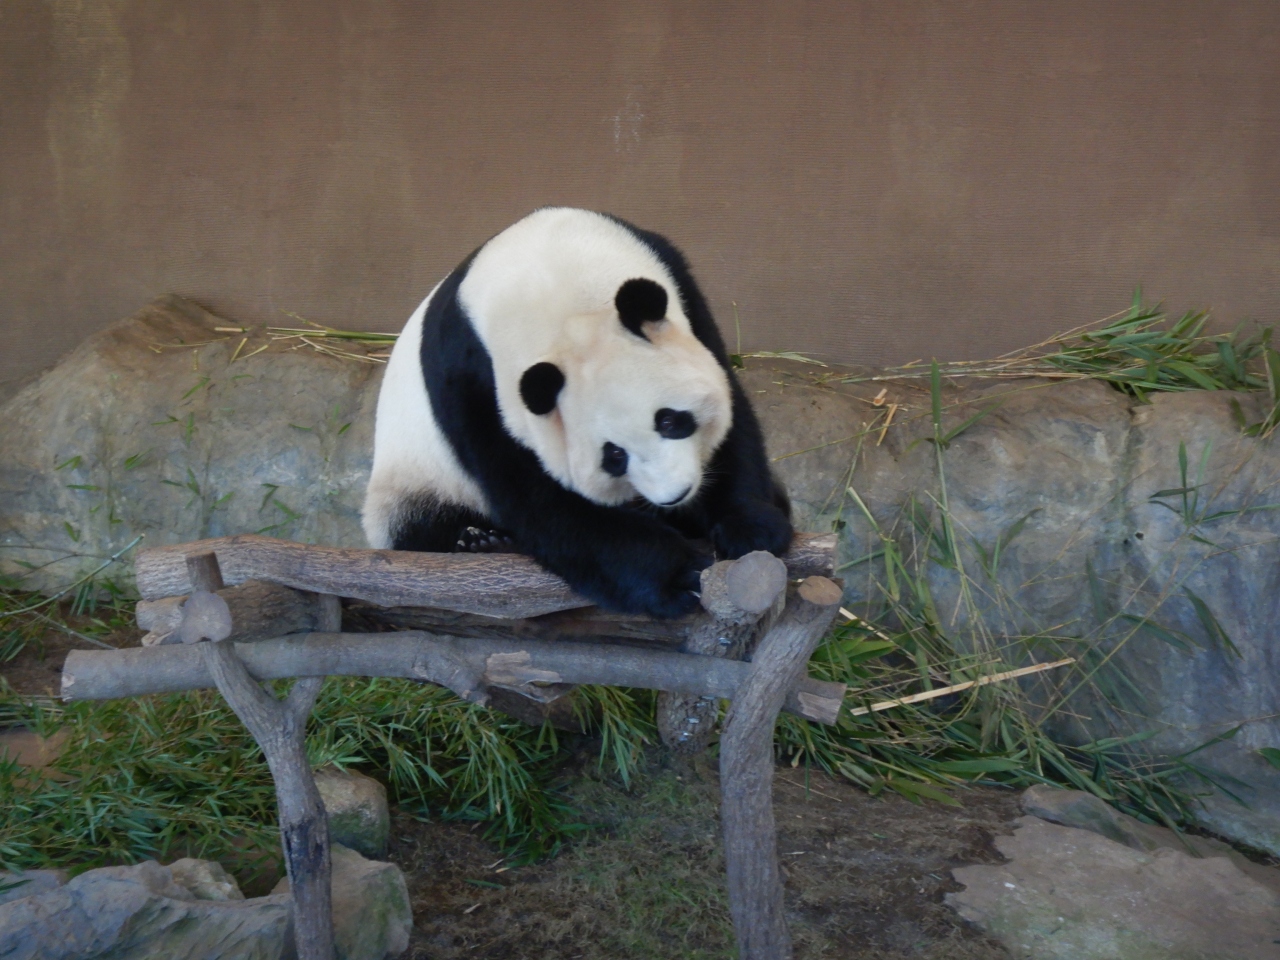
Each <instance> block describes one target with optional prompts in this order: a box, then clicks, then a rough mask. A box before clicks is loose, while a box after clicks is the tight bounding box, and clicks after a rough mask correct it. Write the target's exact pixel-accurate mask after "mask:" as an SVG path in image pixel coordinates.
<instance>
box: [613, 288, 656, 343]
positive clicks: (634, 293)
mask: <svg viewBox="0 0 1280 960" xmlns="http://www.w3.org/2000/svg"><path fill="white" fill-rule="evenodd" d="M613 305H614V306H615V307H617V308H618V319H619V320H621V321H622V325H623V326H624V327H626V328H627V329H628V330H630V331H631V332H632V333H634V334H635V335H636V336H637V337H643V336H644V331H643V330H642V329H641V327H643V326H644V324H646V323H648V322H649V321H650V320H664V319H666V316H667V291H665V290H663V289H662V287H660V286H659V285H658V284H656V283H654V282H653V281H652V280H642V279H636V280H628V281H627V282H626V283H624V284H623V285H622V286H620V287H619V288H618V292H617V294H616V295H615V296H614V298H613Z"/></svg>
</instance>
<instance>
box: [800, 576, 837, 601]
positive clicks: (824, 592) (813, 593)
mask: <svg viewBox="0 0 1280 960" xmlns="http://www.w3.org/2000/svg"><path fill="white" fill-rule="evenodd" d="M842 595H843V594H842V591H841V590H840V587H839V586H838V585H837V584H836V583H834V582H833V581H831V580H828V579H827V578H826V577H809V578H808V579H807V580H805V581H804V583H802V584H800V596H801V598H802V599H804V600H807V601H808V602H809V603H812V604H813V605H814V606H818V607H830V606H834V605H835V604H837V603H839V602H840V598H841V596H842Z"/></svg>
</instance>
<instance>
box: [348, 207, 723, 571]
mask: <svg viewBox="0 0 1280 960" xmlns="http://www.w3.org/2000/svg"><path fill="white" fill-rule="evenodd" d="M636 278H643V279H648V280H652V281H654V282H655V283H657V284H658V285H659V286H661V287H662V288H663V289H664V290H665V291H666V294H667V312H666V318H665V319H664V320H661V321H657V322H650V323H646V324H645V325H644V336H643V337H642V336H637V335H636V334H634V333H632V332H631V331H629V330H628V329H626V328H625V327H624V326H623V325H622V324H621V323H620V322H619V319H618V312H617V308H616V307H615V304H614V298H615V296H616V295H617V293H618V290H619V288H620V287H621V286H622V284H624V283H626V282H627V281H628V280H633V279H636ZM438 290H439V287H437V288H436V290H433V291H432V294H431V295H429V296H428V297H427V299H426V300H424V301H423V303H422V304H421V305H420V306H419V307H418V309H417V310H416V311H414V313H413V315H412V316H411V317H410V318H409V322H408V324H407V325H406V326H405V329H404V331H403V333H402V334H401V336H400V338H399V340H398V341H397V343H396V345H395V348H394V349H393V350H392V353H391V358H390V360H389V361H388V363H387V368H386V373H385V377H384V380H383V385H382V391H381V393H380V395H379V398H378V412H377V424H376V429H375V441H374V460H373V470H372V474H371V477H370V481H369V487H368V494H367V497H366V501H365V508H364V528H365V533H366V536H367V537H368V539H369V542H370V544H371V545H372V546H374V547H378V548H388V547H390V546H392V540H393V538H394V532H395V529H396V526H397V523H398V522H399V521H400V519H401V511H403V510H404V509H406V505H408V504H411V503H413V502H414V500H415V498H419V497H421V496H422V495H428V496H431V497H433V498H435V499H436V500H437V501H440V502H445V503H452V504H458V505H461V506H465V507H469V508H471V509H473V510H475V511H477V512H479V513H482V514H487V513H488V512H489V510H488V504H487V503H486V501H485V495H484V492H483V491H482V489H481V488H480V486H479V485H478V484H477V483H476V481H475V480H474V479H473V478H472V477H470V476H469V475H468V474H467V472H466V471H465V470H464V469H463V467H462V465H461V464H460V463H459V461H458V458H457V456H456V455H455V453H454V451H453V449H452V448H451V447H450V444H449V441H448V440H447V438H446V437H445V435H444V433H443V431H442V430H441V428H440V426H439V425H438V423H437V420H436V417H435V416H434V414H433V411H432V409H431V402H430V399H429V397H428V393H427V389H426V385H425V383H424V377H423V370H422V364H421V360H420V349H421V342H422V341H421V338H422V323H423V317H424V315H425V313H426V311H427V308H428V307H429V305H430V303H431V298H432V296H435V295H436V293H437V292H438ZM457 297H458V301H459V303H460V305H461V306H462V308H463V310H464V311H465V313H466V316H467V318H468V319H469V321H470V323H471V325H472V327H473V328H474V330H475V332H476V335H477V336H478V338H479V340H480V341H481V343H482V344H483V345H484V347H485V349H486V350H487V352H488V354H489V357H490V359H491V361H492V365H493V373H494V382H495V385H496V391H497V402H498V408H499V411H500V414H501V417H502V422H503V425H504V426H505V427H506V430H507V431H508V432H509V433H510V434H511V436H512V437H514V438H515V439H516V440H517V441H519V442H520V443H521V444H523V445H524V446H526V447H527V448H529V449H530V450H532V451H533V452H534V453H535V454H536V455H537V457H538V460H539V461H540V462H541V464H542V466H543V468H544V469H545V470H546V472H547V473H548V474H550V475H551V476H552V477H554V478H555V479H556V480H557V481H558V482H559V483H560V484H562V485H563V486H564V487H566V488H567V489H569V490H572V491H575V492H576V493H579V494H581V495H582V496H584V497H586V498H587V499H588V500H591V501H593V502H595V503H599V504H604V505H616V504H621V503H624V502H626V501H629V500H632V499H634V498H635V497H636V496H637V495H639V496H642V497H644V498H645V499H646V500H648V501H650V502H651V503H654V504H658V505H661V506H672V505H676V504H679V503H685V502H689V501H690V500H692V499H693V498H695V497H696V496H697V493H698V490H699V488H700V487H701V485H702V482H703V477H704V473H705V470H706V467H707V463H708V461H709V460H710V458H711V456H712V454H713V453H714V452H715V451H716V449H717V447H719V445H720V444H721V442H722V441H723V440H724V438H725V435H726V433H727V432H728V430H729V428H730V426H731V422H732V413H731V398H730V387H729V382H728V378H727V375H726V373H725V371H724V369H722V367H721V366H720V364H719V363H717V361H716V359H715V357H714V356H713V355H712V353H711V352H710V351H709V350H708V349H707V348H706V347H705V346H704V345H703V344H702V343H701V342H700V341H699V340H698V339H697V337H695V336H694V334H693V331H692V329H691V327H690V322H689V319H688V318H687V317H686V316H685V314H684V312H683V307H682V302H681V296H680V292H679V290H678V288H677V285H676V282H675V280H674V278H673V277H672V276H671V274H670V272H669V271H668V269H667V267H666V266H665V265H664V264H663V262H662V261H661V260H660V259H659V258H658V256H657V255H656V254H655V252H654V251H653V250H652V249H650V248H649V247H648V246H646V245H645V244H644V243H643V242H641V241H640V239H639V238H637V237H636V236H635V235H634V234H633V233H632V232H631V231H629V230H628V229H626V228H625V227H624V226H622V225H620V224H619V223H618V222H617V221H614V220H612V219H611V218H608V217H605V216H603V215H601V214H597V213H592V212H590V211H585V210H574V209H568V208H546V209H542V210H539V211H537V212H535V213H533V214H531V215H530V216H528V217H526V218H525V219H523V220H521V221H519V222H518V223H516V224H515V225H513V226H511V227H509V228H508V229H506V230H504V231H503V232H502V233H500V234H498V235H497V236H496V237H494V238H493V239H492V240H490V241H489V242H488V243H486V244H485V245H484V246H483V247H482V248H481V249H480V251H479V252H478V253H477V254H476V255H475V257H474V259H473V260H472V262H471V264H470V266H469V267H468V268H467V272H466V276H465V278H464V279H463V280H462V283H461V285H460V286H459V287H458V289H457ZM544 361H545V362H550V363H553V364H555V365H556V366H557V367H558V368H559V369H560V370H561V371H562V372H563V373H564V375H565V383H564V387H563V389H562V390H561V391H560V394H559V396H558V398H557V401H556V406H555V409H554V410H552V411H551V412H550V413H549V414H541V415H540V414H535V413H533V412H532V411H531V410H530V409H529V408H528V406H526V404H525V403H524V401H523V400H522V398H521V394H520V382H521V376H522V375H523V374H524V372H525V371H526V370H528V369H529V367H531V366H532V365H534V364H537V363H540V362H544ZM661 407H669V408H672V409H676V410H687V411H690V412H691V413H692V414H693V415H694V417H695V418H696V421H697V424H698V428H697V429H696V430H695V431H694V432H693V434H692V436H690V437H688V438H686V439H682V440H674V441H673V440H669V439H664V438H662V437H661V436H659V435H658V433H657V432H655V430H654V410H655V409H657V408H661ZM606 441H609V442H611V443H614V444H617V445H618V446H620V447H622V448H624V449H625V450H626V451H627V454H628V456H629V461H628V469H627V472H626V474H625V475H624V476H622V477H613V476H610V475H609V474H608V473H606V472H605V471H604V470H603V469H602V467H601V453H600V451H601V448H602V446H603V444H604V443H605V442H606Z"/></svg>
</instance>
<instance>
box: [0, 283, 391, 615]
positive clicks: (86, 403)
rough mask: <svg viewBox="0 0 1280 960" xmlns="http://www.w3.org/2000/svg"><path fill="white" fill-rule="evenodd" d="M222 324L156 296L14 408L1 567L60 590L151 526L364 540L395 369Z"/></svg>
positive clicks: (195, 533)
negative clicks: (379, 417)
mask: <svg viewBox="0 0 1280 960" xmlns="http://www.w3.org/2000/svg"><path fill="white" fill-rule="evenodd" d="M218 326H235V325H234V324H228V322H227V321H225V320H222V319H220V318H218V317H215V316H213V315H212V314H210V313H207V312H205V311H204V310H202V309H201V308H199V307H197V306H196V305H195V304H193V303H190V302H189V301H186V300H183V299H181V298H179V297H166V298H163V299H161V300H157V301H156V302H155V303H153V304H151V305H150V306H148V307H147V308H145V309H144V310H142V311H141V312H139V313H138V314H137V315H135V316H133V317H131V318H129V319H127V320H123V321H120V322H119V323H116V324H114V325H112V326H111V327H108V328H107V329H106V330H103V331H102V332H101V333H98V334H96V335H94V336H93V337H90V338H89V339H88V340H86V341H85V342H84V343H82V344H81V345H80V346H79V347H77V348H76V349H75V350H73V351H72V352H71V353H70V354H68V355H67V356H66V357H65V358H63V360H62V361H61V362H60V363H59V364H58V365H57V366H55V367H53V368H52V369H50V370H47V371H45V372H44V373H43V374H41V375H40V376H39V377H37V378H36V379H35V380H34V381H32V382H31V383H29V384H27V385H26V387H24V388H23V389H22V390H20V391H19V392H18V393H17V394H16V395H15V396H13V397H11V398H10V399H9V400H8V401H7V402H6V403H5V404H4V405H3V407H0V451H2V452H3V456H0V544H2V545H3V546H4V549H3V550H0V555H3V559H2V560H0V571H3V572H6V573H11V574H29V576H27V577H26V580H25V583H26V584H28V585H30V586H31V587H33V588H37V589H45V590H48V589H51V588H54V587H57V586H58V585H59V584H62V585H65V584H66V583H68V582H70V581H71V580H72V579H74V577H75V576H76V575H79V574H83V573H87V572H89V571H91V570H93V569H94V568H96V567H97V566H98V565H99V564H100V563H101V560H100V559H98V558H100V557H104V556H110V555H111V554H113V553H114V552H116V551H118V550H120V549H121V548H122V547H124V546H125V545H126V544H128V543H129V542H130V541H131V540H133V538H134V537H136V536H138V535H139V534H145V535H146V538H147V539H146V543H147V544H148V545H149V546H158V545H161V544H166V543H181V542H184V541H188V540H195V539H198V538H201V537H209V536H221V535H223V534H229V533H241V532H245V531H250V532H252V531H265V532H268V533H271V534H274V535H276V536H281V537H286V538H288V539H292V540H301V541H306V542H313V543H326V544H335V545H343V546H363V545H364V536H363V534H362V533H361V531H360V524H359V511H360V505H361V502H362V501H363V498H364V484H365V481H366V479H367V476H368V470H369V464H370V462H371V455H372V448H373V440H372V437H373V434H372V430H373V405H374V403H375V402H376V400H377V380H378V378H379V376H380V374H379V371H380V370H381V367H380V365H378V364H374V363H360V362H355V361H349V360H340V359H336V358H334V357H329V356H324V355H321V354H318V353H315V352H314V351H313V350H311V349H310V348H308V347H302V348H301V349H291V347H295V346H297V345H298V343H297V341H291V342H286V343H283V344H281V343H274V342H273V343H272V345H270V346H268V347H267V349H266V350H264V351H262V352H260V353H255V352H254V351H256V350H257V349H258V348H259V347H261V346H262V345H264V344H266V343H268V341H267V340H266V339H265V338H264V337H263V336H261V335H260V334H253V335H250V336H249V339H248V342H247V343H246V344H245V345H244V346H243V348H240V342H241V340H242V339H244V337H243V336H242V335H238V334H233V333H225V332H218V331H216V330H215V329H214V328H215V327H218ZM237 350H238V351H239V356H238V357H237V356H235V355H236V353H237ZM233 357H235V359H234V360H233ZM62 557H67V558H68V559H65V560H59V559H58V558H62ZM51 560H56V561H57V562H55V563H52V564H51V565H49V566H42V569H40V570H39V571H36V572H31V571H30V570H28V569H27V568H25V567H23V566H22V565H21V563H22V562H23V561H26V562H28V563H35V564H37V565H45V564H49V563H50V561H51ZM116 572H119V571H116ZM125 572H126V573H127V569H126V571H125Z"/></svg>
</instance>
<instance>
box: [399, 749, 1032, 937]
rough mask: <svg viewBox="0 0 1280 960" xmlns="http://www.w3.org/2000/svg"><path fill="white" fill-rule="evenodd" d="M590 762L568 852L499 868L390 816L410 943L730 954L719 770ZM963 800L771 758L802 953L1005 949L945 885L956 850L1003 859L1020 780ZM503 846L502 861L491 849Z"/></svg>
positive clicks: (473, 843)
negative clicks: (957, 909) (614, 769)
mask: <svg viewBox="0 0 1280 960" xmlns="http://www.w3.org/2000/svg"><path fill="white" fill-rule="evenodd" d="M594 768H595V765H594V763H591V764H589V765H584V767H583V775H582V776H580V777H579V778H578V779H576V780H574V781H573V782H572V783H571V784H570V786H569V788H568V790H567V795H566V799H567V800H568V801H569V802H570V804H571V805H572V806H573V807H574V808H575V809H577V810H578V812H579V814H580V816H581V818H582V820H583V821H584V822H586V823H589V824H591V825H592V826H593V827H594V829H593V830H592V832H591V833H590V834H589V835H588V836H587V837H586V838H585V839H583V840H580V841H578V842H576V843H574V844H571V845H570V846H568V847H566V848H565V849H564V850H563V851H562V852H561V853H560V855H559V856H558V857H555V858H553V859H551V860H548V861H545V862H543V863H540V864H535V865H533V866H527V867H512V868H509V869H506V863H505V861H500V860H499V858H500V856H501V854H500V853H499V852H496V851H495V850H494V848H492V847H491V846H489V845H488V844H486V843H484V842H483V841H482V840H481V839H480V838H479V837H478V833H479V830H476V829H469V828H468V827H467V826H465V825H461V824H440V823H426V824H424V823H420V822H417V821H415V820H413V819H411V818H408V817H404V816H400V817H398V818H397V820H396V823H395V826H394V829H393V832H394V834H395V839H394V840H393V843H394V848H393V851H392V858H393V859H394V860H395V861H396V862H397V863H399V864H400V866H401V867H402V868H403V869H404V870H405V872H406V874H407V877H408V881H409V890H410V895H411V897H412V899H413V909H414V918H415V926H416V929H415V932H414V938H413V941H412V947H411V950H410V952H409V954H408V956H409V957H412V958H414V960H428V958H430V960H454V958H462V957H468V958H471V957H476V958H485V960H525V958H528V960H535V958H536V960H543V958H545V960H552V958H555V960H566V958H580V960H606V958H609V960H631V958H646V960H647V958H654V960H658V958H662V960H670V958H726V960H727V958H730V957H732V956H734V951H733V947H732V929H731V927H730V925H729V919H728V910H727V906H726V901H725V894H724V873H723V861H722V860H721V854H720V848H719V843H718V832H719V822H718V815H717V803H718V791H719V785H718V783H717V778H716V776H715V773H714V767H713V766H712V765H711V764H710V763H709V762H706V761H702V762H698V763H696V764H693V765H687V766H683V767H673V766H668V767H665V768H663V767H661V766H658V765H656V764H655V766H654V767H652V768H651V769H649V770H648V771H647V772H646V773H645V774H644V775H643V776H642V777H641V778H640V779H639V781H637V782H636V783H634V784H633V789H632V790H630V791H627V790H624V789H623V788H622V787H621V786H620V785H618V784H616V783H611V782H604V781H600V780H596V779H592V778H591V777H590V776H589V774H590V773H591V772H592V771H594ZM957 796H958V798H959V799H960V800H961V802H962V803H963V804H964V806H963V807H959V808H955V807H944V806H941V805H939V804H937V803H927V804H924V805H916V804H913V803H910V802H909V801H907V800H905V799H903V798H901V797H899V796H897V795H893V796H882V797H880V798H872V797H870V796H868V795H867V794H866V793H865V792H863V791H861V790H859V789H856V788H854V787H853V786H851V785H849V784H846V783H844V782H841V781H838V780H835V779H833V778H831V777H828V776H825V775H823V774H820V773H811V774H810V775H809V778H808V789H807V790H806V788H805V771H804V770H803V769H802V768H801V769H793V768H786V767H784V768H779V769H778V771H777V775H776V778H775V785H774V802H775V811H776V815H777V820H778V826H779V846H778V850H779V852H780V854H781V859H782V861H783V863H784V864H785V868H784V869H785V871H786V893H787V913H788V922H789V923H790V925H791V931H792V936H793V938H794V940H795V946H796V951H795V952H796V957H797V960H809V958H815V960H816V958H820V957H821V958H839V960H899V958H902V960H905V958H908V957H910V958H913V960H916V958H924V960H943V958H947V960H996V958H1000V960H1008V957H1009V954H1008V953H1007V952H1006V951H1005V950H1004V949H1003V948H1002V947H1001V946H1000V945H998V944H997V943H995V942H994V941H991V940H989V939H987V938H986V937H984V936H983V935H982V934H981V933H979V932H977V931H976V930H974V929H973V928H971V927H970V926H968V925H967V924H966V923H965V922H964V921H962V920H960V919H959V917H957V916H956V915H955V914H954V913H953V912H952V911H951V910H950V909H949V908H948V907H947V906H946V905H945V904H944V903H943V902H942V898H943V895H944V894H945V893H946V892H947V891H950V890H958V889H960V886H959V884H957V883H955V882H954V881H953V880H952V879H951V873H950V870H951V868H952V867H956V866H961V865H963V864H968V863H993V862H999V861H1000V860H1001V859H1002V858H1001V857H1000V855H999V854H998V853H996V852H995V849H994V847H993V846H992V844H991V838H992V836H993V835H994V834H995V833H999V832H1009V831H1010V829H1011V827H1010V826H1009V824H1010V821H1012V820H1013V819H1014V817H1016V816H1017V815H1018V810H1017V801H1016V795H1015V794H1014V792H1013V791H1005V790H997V789H989V788H978V789H969V790H962V791H957ZM495 861H497V862H495Z"/></svg>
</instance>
